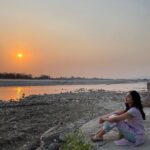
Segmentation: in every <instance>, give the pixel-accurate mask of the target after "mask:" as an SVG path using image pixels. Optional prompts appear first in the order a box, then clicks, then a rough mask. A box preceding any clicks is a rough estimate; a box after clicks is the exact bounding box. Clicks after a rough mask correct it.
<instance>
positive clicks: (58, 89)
mask: <svg viewBox="0 0 150 150" xmlns="http://www.w3.org/2000/svg"><path fill="white" fill-rule="evenodd" d="M79 89H84V90H85V91H88V90H90V89H92V90H101V89H103V90H107V91H129V90H137V91H146V90H147V83H146V82H138V83H123V84H108V85H107V84H96V85H55V86H9V87H0V100H10V99H14V100H18V99H19V98H21V97H22V95H23V94H25V96H28V95H33V94H56V93H64V92H70V91H71V92H77V91H78V90H79Z"/></svg>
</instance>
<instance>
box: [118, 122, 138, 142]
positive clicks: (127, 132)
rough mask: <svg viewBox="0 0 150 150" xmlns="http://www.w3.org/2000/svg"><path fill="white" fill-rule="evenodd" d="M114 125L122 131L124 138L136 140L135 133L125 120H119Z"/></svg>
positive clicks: (131, 140)
mask: <svg viewBox="0 0 150 150" xmlns="http://www.w3.org/2000/svg"><path fill="white" fill-rule="evenodd" d="M116 127H117V128H118V130H119V131H120V132H121V133H122V135H123V136H124V138H126V139H127V140H128V141H130V142H132V143H135V142H136V135H135V133H134V131H133V130H132V129H131V128H130V127H129V125H128V124H127V122H125V121H120V122H118V123H117V125H116Z"/></svg>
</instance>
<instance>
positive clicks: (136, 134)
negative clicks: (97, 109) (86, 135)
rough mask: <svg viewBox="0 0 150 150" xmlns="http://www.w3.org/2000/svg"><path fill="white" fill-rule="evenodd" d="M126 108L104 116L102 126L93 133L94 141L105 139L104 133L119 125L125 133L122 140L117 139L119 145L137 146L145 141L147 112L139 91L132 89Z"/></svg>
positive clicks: (128, 95) (126, 99)
mask: <svg viewBox="0 0 150 150" xmlns="http://www.w3.org/2000/svg"><path fill="white" fill-rule="evenodd" d="M125 106H126V108H125V110H120V111H116V112H113V113H111V114H107V115H105V116H102V117H101V118H100V120H99V123H102V124H103V125H102V127H101V128H100V129H99V131H98V132H97V133H96V134H93V135H91V140H92V141H93V142H96V141H99V140H103V135H104V134H105V133H107V132H109V131H110V130H111V129H113V128H114V127H117V128H118V130H119V132H120V133H121V134H122V135H123V138H122V139H121V140H118V141H115V143H116V144H117V145H130V144H133V145H135V146H137V145H140V144H143V143H144V121H143V120H145V113H144V111H143V106H142V104H141V98H140V95H139V93H138V92H137V91H130V92H128V94H127V95H126V97H125Z"/></svg>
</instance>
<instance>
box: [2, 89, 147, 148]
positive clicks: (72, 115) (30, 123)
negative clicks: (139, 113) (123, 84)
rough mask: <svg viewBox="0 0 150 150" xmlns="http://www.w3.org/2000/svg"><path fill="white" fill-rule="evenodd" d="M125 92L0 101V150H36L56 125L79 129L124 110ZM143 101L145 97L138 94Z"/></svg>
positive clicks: (99, 91)
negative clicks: (45, 135) (110, 113)
mask: <svg viewBox="0 0 150 150" xmlns="http://www.w3.org/2000/svg"><path fill="white" fill-rule="evenodd" d="M125 94H126V93H125V92H113V91H112V92H110V91H104V90H97V91H93V90H90V91H88V92H85V91H84V89H80V90H79V91H77V92H76V93H72V92H69V93H63V94H53V95H48V94H45V95H32V96H29V97H25V98H24V99H22V100H21V101H20V102H3V101H0V149H1V150H35V149H37V148H38V147H40V144H41V141H40V140H41V139H40V137H41V135H42V134H43V133H44V132H45V131H47V130H48V129H50V128H51V127H56V126H57V125H63V124H68V123H72V124H73V126H74V128H79V127H80V126H82V125H83V124H85V123H86V122H88V121H90V120H91V119H94V118H95V117H98V116H100V115H102V114H104V113H108V112H111V111H112V110H115V109H118V108H120V107H123V102H124V101H123V97H124V95H125ZM141 95H142V97H146V96H147V95H148V93H147V92H141Z"/></svg>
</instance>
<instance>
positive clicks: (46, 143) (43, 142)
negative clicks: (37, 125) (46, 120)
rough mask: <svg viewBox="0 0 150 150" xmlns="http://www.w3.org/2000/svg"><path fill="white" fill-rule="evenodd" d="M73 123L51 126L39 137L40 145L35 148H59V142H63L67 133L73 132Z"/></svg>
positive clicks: (43, 149) (48, 149)
mask: <svg viewBox="0 0 150 150" xmlns="http://www.w3.org/2000/svg"><path fill="white" fill-rule="evenodd" d="M74 130H75V126H74V124H67V125H57V126H54V127H51V128H50V129H49V130H47V131H46V132H45V133H43V134H42V136H41V138H40V147H39V148H38V149H37V150H59V149H60V143H62V142H65V137H66V135H67V134H69V133H71V132H74Z"/></svg>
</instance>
